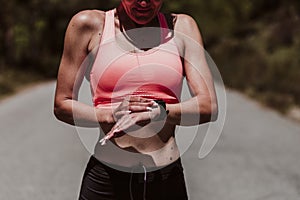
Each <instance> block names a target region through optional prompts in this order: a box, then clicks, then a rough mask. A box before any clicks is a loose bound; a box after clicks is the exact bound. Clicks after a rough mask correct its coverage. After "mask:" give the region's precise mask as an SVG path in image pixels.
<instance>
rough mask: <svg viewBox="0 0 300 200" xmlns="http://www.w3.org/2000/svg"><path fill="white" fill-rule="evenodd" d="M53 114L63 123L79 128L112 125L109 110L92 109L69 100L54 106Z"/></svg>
mask: <svg viewBox="0 0 300 200" xmlns="http://www.w3.org/2000/svg"><path fill="white" fill-rule="evenodd" d="M54 114H55V116H56V118H57V119H59V120H61V121H63V122H65V123H68V124H70V125H75V126H81V127H99V124H100V123H107V124H109V123H114V118H113V115H112V110H111V109H109V108H94V107H92V106H89V105H87V104H84V103H81V102H79V101H76V100H71V99H70V100H64V101H63V102H62V103H60V104H56V105H55V106H54Z"/></svg>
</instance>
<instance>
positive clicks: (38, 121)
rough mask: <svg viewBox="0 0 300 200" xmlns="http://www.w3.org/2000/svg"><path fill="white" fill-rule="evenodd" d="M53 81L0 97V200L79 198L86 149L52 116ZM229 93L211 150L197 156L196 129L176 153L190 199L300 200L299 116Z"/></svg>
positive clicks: (75, 133) (74, 131) (77, 136)
mask: <svg viewBox="0 0 300 200" xmlns="http://www.w3.org/2000/svg"><path fill="white" fill-rule="evenodd" d="M54 87H55V84H54V83H53V82H50V83H47V84H42V85H38V86H35V87H33V88H30V89H27V90H25V91H23V92H21V93H19V94H17V95H15V96H13V97H11V98H8V99H6V100H4V101H2V102H1V103H0V119H1V120H0V127H1V132H0V136H1V139H0V158H1V164H0V199H1V200H2V199H3V200H4V199H5V200H74V199H76V198H77V195H78V190H79V187H80V180H81V176H82V173H83V170H84V167H85V164H86V162H87V160H88V158H89V156H90V153H89V151H88V150H87V149H86V148H85V146H84V145H83V144H82V142H81V140H80V138H81V137H80V134H78V130H77V129H75V128H74V127H72V126H69V125H66V124H64V123H62V122H59V121H57V120H56V119H55V118H54V115H53V112H52V105H53V93H54ZM227 99H228V109H227V117H226V121H225V126H224V129H223V133H222V135H221V138H220V140H219V141H218V143H217V145H216V147H215V148H214V149H213V151H212V152H211V153H210V154H209V156H207V157H206V158H204V159H199V158H198V152H199V149H200V145H201V143H202V140H203V135H201V134H198V135H197V137H196V138H195V140H194V142H193V144H192V145H191V146H190V147H189V148H188V151H187V152H185V153H184V154H183V156H182V160H183V164H184V168H185V175H186V181H187V186H188V192H189V196H190V199H191V200H220V199H222V200H298V199H300V125H299V123H296V122H293V121H290V120H288V119H285V118H284V117H282V116H280V115H279V114H277V113H276V112H274V111H271V110H269V109H266V108H264V107H262V106H260V105H259V104H258V103H256V102H254V101H252V100H249V99H248V98H246V97H244V96H243V95H241V94H239V93H237V92H234V91H227ZM204 128H205V127H204ZM93 134H94V133H93ZM93 137H97V135H95V136H93ZM90 142H91V141H90ZM91 143H93V141H92V142H91Z"/></svg>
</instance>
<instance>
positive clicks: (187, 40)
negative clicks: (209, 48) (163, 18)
mask: <svg viewBox="0 0 300 200" xmlns="http://www.w3.org/2000/svg"><path fill="white" fill-rule="evenodd" d="M174 30H175V34H176V35H177V38H178V40H179V41H181V44H183V45H184V46H185V47H187V46H191V44H193V43H194V41H196V42H197V43H198V44H200V45H201V46H203V40H202V35H201V32H200V29H199V27H198V25H197V22H196V21H195V19H194V18H193V17H191V16H189V15H186V14H176V23H175V26H174ZM192 41H193V42H192ZM179 44H180V43H179Z"/></svg>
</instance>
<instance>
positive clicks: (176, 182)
mask: <svg viewBox="0 0 300 200" xmlns="http://www.w3.org/2000/svg"><path fill="white" fill-rule="evenodd" d="M145 175H146V176H145ZM98 199H99V200H144V199H147V200H186V199H188V197H187V191H186V186H185V181H184V175H183V168H182V165H181V160H180V159H178V160H177V161H175V162H174V163H172V164H170V165H168V166H166V167H163V168H161V169H159V170H156V171H150V172H147V170H146V173H130V172H123V171H119V170H116V169H113V168H111V167H108V166H107V165H105V164H103V163H101V162H100V161H99V160H97V159H96V158H95V157H94V156H91V158H90V160H89V162H88V164H87V167H86V170H85V172H84V175H83V179H82V185H81V190H80V194H79V200H98Z"/></svg>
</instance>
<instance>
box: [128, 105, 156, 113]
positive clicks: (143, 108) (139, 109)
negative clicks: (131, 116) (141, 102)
mask: <svg viewBox="0 0 300 200" xmlns="http://www.w3.org/2000/svg"><path fill="white" fill-rule="evenodd" d="M128 109H129V110H130V111H131V112H147V111H150V112H151V111H152V110H153V108H152V107H149V106H129V108H128Z"/></svg>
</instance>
